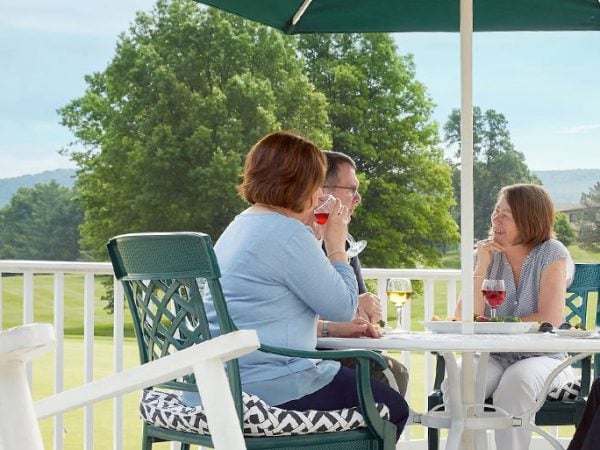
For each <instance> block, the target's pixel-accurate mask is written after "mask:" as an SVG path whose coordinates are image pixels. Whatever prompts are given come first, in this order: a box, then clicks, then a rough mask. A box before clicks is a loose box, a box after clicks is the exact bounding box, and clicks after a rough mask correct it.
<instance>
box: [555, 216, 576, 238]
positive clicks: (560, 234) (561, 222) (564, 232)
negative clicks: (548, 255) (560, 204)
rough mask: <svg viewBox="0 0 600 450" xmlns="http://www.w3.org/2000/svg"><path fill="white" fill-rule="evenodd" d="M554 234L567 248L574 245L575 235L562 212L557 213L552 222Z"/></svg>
mask: <svg viewBox="0 0 600 450" xmlns="http://www.w3.org/2000/svg"><path fill="white" fill-rule="evenodd" d="M554 233H555V234H556V238H557V239H558V240H559V241H561V242H562V243H563V244H564V245H565V246H569V245H571V244H574V243H575V240H576V238H577V234H576V233H575V230H574V229H573V227H572V226H571V224H570V223H569V218H568V217H567V215H566V214H565V213H563V212H560V211H557V212H556V214H555V220H554Z"/></svg>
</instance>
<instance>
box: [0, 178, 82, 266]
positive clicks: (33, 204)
mask: <svg viewBox="0 0 600 450" xmlns="http://www.w3.org/2000/svg"><path fill="white" fill-rule="evenodd" d="M82 221H83V212H82V209H81V207H80V206H79V204H78V202H77V201H76V199H75V196H74V193H73V191H72V190H71V189H69V188H66V187H63V186H60V185H59V184H58V183H56V182H54V181H52V182H50V183H48V184H36V185H35V186H34V187H33V188H20V189H19V190H17V192H16V193H15V194H14V195H13V196H12V198H11V200H10V203H9V204H8V205H6V206H4V207H3V208H2V209H0V259H33V260H35V259H41V260H54V261H58V260H63V261H73V260H76V259H77V258H78V256H79V250H78V249H79V247H78V241H79V226H80V225H81V222H82Z"/></svg>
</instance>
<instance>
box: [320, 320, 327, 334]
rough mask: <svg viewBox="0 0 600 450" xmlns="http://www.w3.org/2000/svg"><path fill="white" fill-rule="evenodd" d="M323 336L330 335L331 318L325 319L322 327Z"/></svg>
mask: <svg viewBox="0 0 600 450" xmlns="http://www.w3.org/2000/svg"><path fill="white" fill-rule="evenodd" d="M321 337H329V320H324V321H323V326H322V327H321Z"/></svg>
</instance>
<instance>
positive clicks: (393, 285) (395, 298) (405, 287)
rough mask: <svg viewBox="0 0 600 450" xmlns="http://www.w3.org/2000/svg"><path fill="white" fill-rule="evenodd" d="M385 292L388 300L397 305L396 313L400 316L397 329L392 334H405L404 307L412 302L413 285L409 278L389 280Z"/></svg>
mask: <svg viewBox="0 0 600 450" xmlns="http://www.w3.org/2000/svg"><path fill="white" fill-rule="evenodd" d="M385 290H386V292H387V297H388V300H389V301H390V302H392V303H393V304H394V305H396V313H397V314H398V321H397V322H396V328H394V329H393V330H392V332H393V333H404V332H405V330H404V329H403V328H402V307H403V306H404V305H405V304H406V302H407V301H409V300H410V296H411V295H412V291H413V290H412V284H411V282H410V280H409V279H408V278H389V279H388V280H387V283H386V287H385Z"/></svg>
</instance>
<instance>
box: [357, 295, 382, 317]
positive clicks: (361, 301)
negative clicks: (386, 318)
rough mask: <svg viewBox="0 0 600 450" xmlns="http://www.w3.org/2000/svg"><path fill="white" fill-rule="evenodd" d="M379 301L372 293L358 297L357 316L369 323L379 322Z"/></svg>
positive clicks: (380, 312)
mask: <svg viewBox="0 0 600 450" xmlns="http://www.w3.org/2000/svg"><path fill="white" fill-rule="evenodd" d="M382 312H383V310H382V308H381V300H379V297H377V296H376V295H375V294H373V293H372V292H365V293H364V294H360V295H359V296H358V316H359V317H362V318H363V319H365V320H367V321H368V322H370V323H375V322H378V321H380V320H381V314H382Z"/></svg>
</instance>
